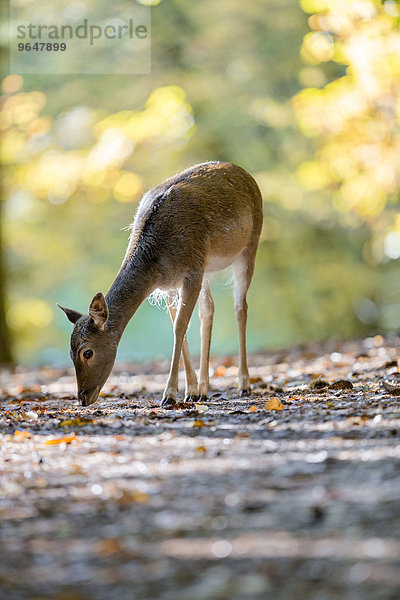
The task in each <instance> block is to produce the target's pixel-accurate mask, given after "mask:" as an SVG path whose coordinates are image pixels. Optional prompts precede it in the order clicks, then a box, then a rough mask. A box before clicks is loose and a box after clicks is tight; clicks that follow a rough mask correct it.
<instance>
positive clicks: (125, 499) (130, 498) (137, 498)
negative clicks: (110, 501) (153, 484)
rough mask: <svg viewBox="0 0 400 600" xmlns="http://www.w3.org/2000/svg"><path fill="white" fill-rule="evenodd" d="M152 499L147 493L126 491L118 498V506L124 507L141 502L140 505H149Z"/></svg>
mask: <svg viewBox="0 0 400 600" xmlns="http://www.w3.org/2000/svg"><path fill="white" fill-rule="evenodd" d="M149 500H150V498H149V495H148V494H146V492H141V491H140V490H124V491H123V492H122V495H121V496H120V497H119V498H118V504H120V505H122V506H124V505H127V504H131V502H139V503H140V504H148V502H149Z"/></svg>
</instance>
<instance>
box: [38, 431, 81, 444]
mask: <svg viewBox="0 0 400 600" xmlns="http://www.w3.org/2000/svg"><path fill="white" fill-rule="evenodd" d="M75 439H76V433H71V435H65V436H64V437H60V438H52V439H50V440H46V441H45V444H46V446H55V445H56V444H62V443H65V444H70V443H71V442H73V441H74V440H75Z"/></svg>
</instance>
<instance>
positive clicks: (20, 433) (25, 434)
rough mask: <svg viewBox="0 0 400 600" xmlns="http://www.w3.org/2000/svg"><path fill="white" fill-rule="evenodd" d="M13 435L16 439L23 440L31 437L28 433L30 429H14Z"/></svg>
mask: <svg viewBox="0 0 400 600" xmlns="http://www.w3.org/2000/svg"><path fill="white" fill-rule="evenodd" d="M14 437H15V439H17V440H24V439H27V438H30V437H32V434H31V433H30V431H21V430H20V429H16V430H15V431H14Z"/></svg>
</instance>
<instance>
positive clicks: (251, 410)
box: [249, 404, 258, 412]
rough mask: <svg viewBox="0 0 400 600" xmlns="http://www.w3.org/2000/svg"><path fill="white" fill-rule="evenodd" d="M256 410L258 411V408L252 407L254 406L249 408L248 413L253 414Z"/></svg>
mask: <svg viewBox="0 0 400 600" xmlns="http://www.w3.org/2000/svg"><path fill="white" fill-rule="evenodd" d="M256 410H258V406H254V404H253V406H250V408H249V412H255V411H256Z"/></svg>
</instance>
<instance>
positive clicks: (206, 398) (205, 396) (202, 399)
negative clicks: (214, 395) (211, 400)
mask: <svg viewBox="0 0 400 600" xmlns="http://www.w3.org/2000/svg"><path fill="white" fill-rule="evenodd" d="M207 400H208V396H207V395H206V394H201V395H200V396H199V402H207Z"/></svg>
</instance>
